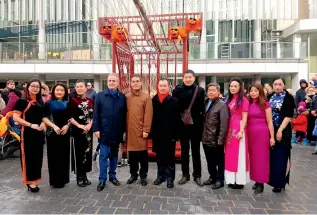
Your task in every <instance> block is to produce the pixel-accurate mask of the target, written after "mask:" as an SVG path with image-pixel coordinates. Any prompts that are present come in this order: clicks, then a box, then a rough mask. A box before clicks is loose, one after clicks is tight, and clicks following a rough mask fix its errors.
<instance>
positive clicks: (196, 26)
mask: <svg viewBox="0 0 317 215" xmlns="http://www.w3.org/2000/svg"><path fill="white" fill-rule="evenodd" d="M201 29H202V23H201V17H199V18H198V19H196V18H194V17H190V18H188V19H187V20H186V30H187V31H188V32H189V33H190V32H195V33H196V32H201Z"/></svg>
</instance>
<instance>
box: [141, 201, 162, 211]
mask: <svg viewBox="0 0 317 215" xmlns="http://www.w3.org/2000/svg"><path fill="white" fill-rule="evenodd" d="M144 209H147V210H151V211H152V210H161V204H160V203H157V202H155V203H154V202H149V203H146V204H145V206H144Z"/></svg>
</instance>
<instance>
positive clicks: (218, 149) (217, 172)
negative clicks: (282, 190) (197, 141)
mask: <svg viewBox="0 0 317 215" xmlns="http://www.w3.org/2000/svg"><path fill="white" fill-rule="evenodd" d="M219 94H220V86H219V85H218V84H217V83H210V84H208V86H207V96H208V99H207V101H206V108H205V118H204V129H203V135H202V143H203V147H204V151H205V155H206V160H207V167H208V173H209V179H208V180H206V181H204V185H211V188H212V189H219V188H221V187H223V186H224V180H225V178H224V177H225V176H224V171H225V169H224V166H225V154H224V144H225V140H226V135H227V130H228V119H229V112H228V107H227V105H226V103H225V102H224V101H222V99H221V98H220V97H219Z"/></svg>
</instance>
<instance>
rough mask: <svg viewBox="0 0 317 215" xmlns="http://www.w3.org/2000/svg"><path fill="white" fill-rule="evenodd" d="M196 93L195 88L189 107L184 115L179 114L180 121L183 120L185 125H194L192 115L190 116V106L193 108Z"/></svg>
mask: <svg viewBox="0 0 317 215" xmlns="http://www.w3.org/2000/svg"><path fill="white" fill-rule="evenodd" d="M197 92H198V86H196V88H195V92H194V95H193V98H192V100H191V102H190V104H189V107H188V108H187V109H186V110H185V111H184V113H182V114H181V116H182V120H183V122H184V124H185V125H193V124H194V122H193V118H192V114H191V109H192V106H193V104H194V101H195V99H196V96H197Z"/></svg>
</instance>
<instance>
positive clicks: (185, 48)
mask: <svg viewBox="0 0 317 215" xmlns="http://www.w3.org/2000/svg"><path fill="white" fill-rule="evenodd" d="M186 70H188V34H187V38H186V39H184V40H183V73H182V74H184V72H185V71H186Z"/></svg>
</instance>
